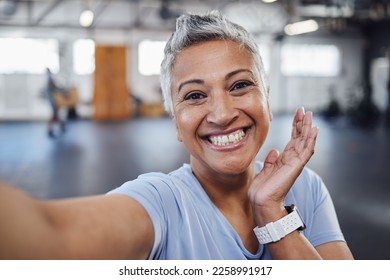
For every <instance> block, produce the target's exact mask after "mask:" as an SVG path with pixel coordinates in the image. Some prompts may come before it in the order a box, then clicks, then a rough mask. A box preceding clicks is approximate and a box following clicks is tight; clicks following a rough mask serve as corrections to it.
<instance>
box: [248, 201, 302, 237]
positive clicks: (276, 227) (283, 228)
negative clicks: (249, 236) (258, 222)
mask: <svg viewBox="0 0 390 280" xmlns="http://www.w3.org/2000/svg"><path fill="white" fill-rule="evenodd" d="M284 208H285V209H286V210H287V212H288V215H287V216H284V217H283V218H281V219H279V220H277V221H276V222H270V223H268V224H266V225H265V226H264V227H261V228H259V227H255V228H254V229H253V231H254V232H255V234H256V237H257V239H258V240H259V243H260V244H267V243H270V242H276V241H279V240H280V239H282V238H283V237H285V236H286V235H287V234H289V233H291V232H293V231H295V230H304V229H305V228H306V226H305V223H304V222H303V220H302V218H301V216H300V214H299V212H298V209H297V208H296V207H295V205H294V204H292V205H288V206H284Z"/></svg>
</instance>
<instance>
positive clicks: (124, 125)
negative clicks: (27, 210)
mask: <svg viewBox="0 0 390 280" xmlns="http://www.w3.org/2000/svg"><path fill="white" fill-rule="evenodd" d="M291 120H292V116H291V115H276V116H274V120H273V121H272V124H271V130H270V133H269V137H268V139H267V141H266V143H265V144H264V146H263V148H262V150H261V151H260V153H259V155H258V157H259V159H263V158H264V156H265V154H266V153H267V152H268V151H269V150H270V149H271V148H277V149H279V150H282V149H283V147H284V145H285V144H286V143H287V141H288V139H289V136H290V127H291ZM315 124H316V125H317V126H319V128H320V133H319V138H318V141H317V146H316V152H315V154H314V156H313V158H312V159H311V161H310V162H309V164H308V166H309V167H310V168H312V169H314V170H315V171H316V172H317V173H318V174H319V175H320V176H321V177H322V178H323V180H324V182H325V183H326V185H327V186H328V188H329V191H330V193H331V195H332V197H333V201H334V204H335V207H336V211H337V213H338V217H339V221H340V224H341V228H342V230H343V232H344V235H345V237H346V239H347V242H348V244H349V246H350V248H351V250H352V252H353V254H354V256H355V258H356V259H364V260H369V259H387V260H389V259H390V168H389V162H390V146H389V145H388V144H389V139H390V128H389V127H387V126H385V125H384V123H383V122H379V123H376V124H375V125H373V126H366V127H361V126H356V125H353V124H351V122H350V121H349V120H348V119H346V118H345V117H342V118H338V119H335V120H331V121H330V120H326V119H324V118H322V117H320V116H315ZM188 160H189V155H188V153H187V152H186V150H185V149H184V147H183V146H182V144H181V143H179V142H178V141H177V140H176V133H175V127H174V124H173V123H172V121H171V120H170V119H168V118H162V119H147V118H135V119H132V120H128V121H123V122H94V121H90V120H76V121H70V122H68V124H67V130H66V132H65V133H63V134H61V135H58V137H57V138H55V139H52V138H49V137H48V136H47V126H46V123H44V122H0V179H1V180H4V181H7V182H9V183H11V184H13V185H16V186H18V187H20V188H21V189H24V190H25V191H26V192H28V193H29V194H31V195H32V196H35V197H38V198H45V199H53V198H65V197H74V196H85V195H93V194H101V193H105V192H107V191H109V190H111V189H112V188H115V187H117V186H119V185H121V184H122V183H123V182H125V181H127V180H131V179H134V178H136V177H137V176H138V175H139V174H141V173H145V172H150V171H161V172H169V171H171V170H173V169H176V168H177V167H179V166H181V165H182V164H183V163H184V162H188Z"/></svg>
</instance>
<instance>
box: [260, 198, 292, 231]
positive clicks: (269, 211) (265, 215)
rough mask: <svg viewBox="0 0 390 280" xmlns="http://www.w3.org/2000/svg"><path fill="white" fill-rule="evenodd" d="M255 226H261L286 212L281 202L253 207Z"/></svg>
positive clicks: (284, 214)
mask: <svg viewBox="0 0 390 280" xmlns="http://www.w3.org/2000/svg"><path fill="white" fill-rule="evenodd" d="M254 214H255V221H256V224H257V226H259V227H262V226H264V225H266V224H268V223H270V222H273V221H276V220H279V219H281V218H283V217H284V216H286V215H287V214H288V213H287V211H286V209H285V207H284V205H283V204H279V205H273V206H261V207H260V206H257V207H255V208H254Z"/></svg>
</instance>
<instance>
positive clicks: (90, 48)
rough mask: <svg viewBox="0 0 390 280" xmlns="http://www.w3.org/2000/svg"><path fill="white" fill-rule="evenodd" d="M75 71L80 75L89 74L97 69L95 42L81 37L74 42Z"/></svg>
mask: <svg viewBox="0 0 390 280" xmlns="http://www.w3.org/2000/svg"><path fill="white" fill-rule="evenodd" d="M73 71H74V72H75V73H76V74H78V75H89V74H92V73H93V72H94V71H95V42H94V41H93V40H91V39H79V40H76V41H75V42H74V43H73Z"/></svg>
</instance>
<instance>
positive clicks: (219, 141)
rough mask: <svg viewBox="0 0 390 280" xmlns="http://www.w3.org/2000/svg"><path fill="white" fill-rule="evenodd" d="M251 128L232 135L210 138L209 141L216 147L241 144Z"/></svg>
mask: <svg viewBox="0 0 390 280" xmlns="http://www.w3.org/2000/svg"><path fill="white" fill-rule="evenodd" d="M248 129H249V128H244V129H239V130H237V131H235V132H233V133H230V134H223V135H214V136H209V137H208V138H207V139H208V141H209V142H210V143H211V144H213V145H215V146H227V145H232V144H236V143H238V142H240V141H241V140H242V139H243V138H244V137H245V134H246V132H247V131H248Z"/></svg>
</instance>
